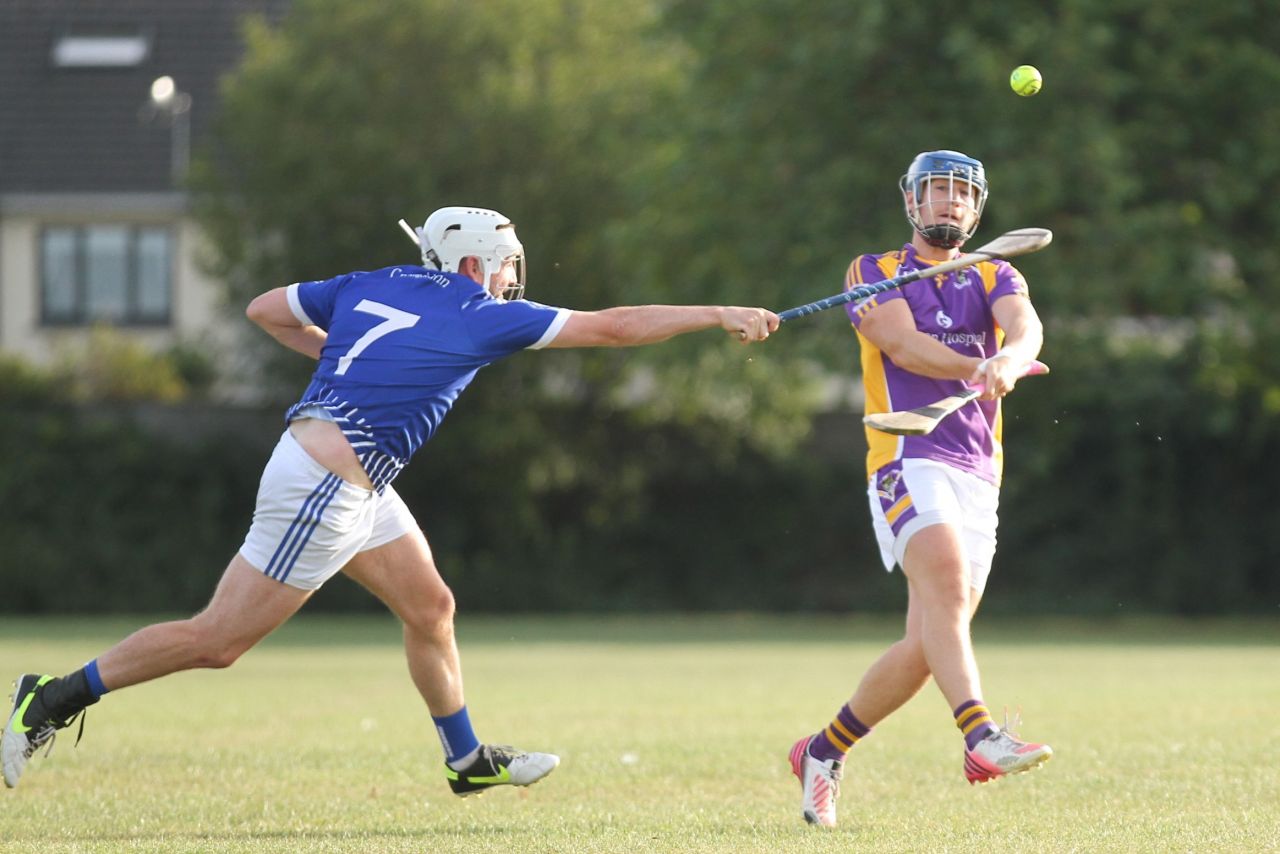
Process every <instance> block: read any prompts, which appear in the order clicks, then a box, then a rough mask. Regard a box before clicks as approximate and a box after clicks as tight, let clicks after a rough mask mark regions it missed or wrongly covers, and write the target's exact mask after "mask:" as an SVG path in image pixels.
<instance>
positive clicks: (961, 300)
mask: <svg viewBox="0 0 1280 854" xmlns="http://www.w3.org/2000/svg"><path fill="white" fill-rule="evenodd" d="M935 263H937V262H934V261H928V260H925V259H922V258H920V257H918V256H917V255H916V251H915V248H914V247H913V246H912V245H911V244H909V243H908V244H907V245H906V246H904V247H903V248H902V249H900V250H898V251H896V252H885V253H883V254H880V255H859V256H858V257H857V258H855V259H853V263H852V264H850V265H849V271H848V273H847V274H846V275H845V290H852V289H853V288H855V287H857V286H858V285H862V284H870V283H874V282H879V281H883V280H885V279H890V278H893V277H894V276H896V275H899V274H900V273H905V272H907V271H910V270H917V269H921V268H924V267H930V266H932V265H933V264H935ZM1009 294H1020V295H1022V296H1027V283H1026V281H1025V280H1024V279H1023V278H1022V274H1021V273H1019V272H1018V271H1017V270H1016V269H1014V267H1013V265H1011V264H1009V263H1008V262H1007V261H983V262H980V263H978V264H975V265H973V266H972V267H968V268H965V269H963V270H957V271H955V272H953V273H950V274H946V275H942V276H934V277H932V278H926V279H920V280H918V281H915V282H910V283H908V284H907V285H905V286H903V287H901V288H898V289H896V290H890V291H886V292H884V293H882V294H876V295H875V296H872V297H869V298H867V299H864V300H861V301H859V302H855V303H851V304H850V305H848V306H847V307H846V309H845V310H846V311H847V312H848V313H849V319H850V320H851V321H853V327H854V329H855V330H858V329H859V327H860V326H861V324H862V319H863V318H864V317H866V316H867V313H868V312H870V311H871V310H872V309H874V308H875V307H876V306H879V305H884V304H885V303H887V302H890V301H892V300H906V302H907V306H908V307H909V308H910V309H911V315H912V316H913V317H914V318H915V321H916V328H917V329H919V330H920V331H921V332H924V333H925V334H927V335H931V336H932V337H934V338H936V339H937V340H939V341H941V342H942V343H943V344H946V345H947V346H948V347H950V348H951V349H952V350H955V351H956V352H957V353H962V354H964V355H966V356H975V357H977V358H982V359H985V358H987V357H989V356H993V355H995V354H996V352H997V351H998V350H999V349H1000V345H1001V342H1002V341H1003V340H1004V332H1003V331H1002V330H1001V329H1000V328H999V327H998V326H997V325H996V322H995V318H994V317H993V316H992V314H991V305H992V303H994V302H995V301H996V300H998V299H999V298H1001V297H1003V296H1008V295H1009ZM858 344H859V345H860V347H861V350H862V383H863V388H864V390H865V392H866V412H867V413H868V414H870V413H875V412H894V411H898V410H903V409H914V408H916V407H917V406H927V405H929V404H931V403H934V402H936V401H938V400H941V399H942V398H944V397H947V396H949V395H952V394H958V393H960V392H962V391H964V389H965V388H966V386H965V385H964V383H962V382H961V381H960V380H936V379H932V378H931V377H923V376H920V375H919V374H913V373H911V372H910V371H905V370H903V369H902V368H900V367H898V366H897V365H895V364H894V363H893V362H892V361H891V360H890V359H889V358H888V357H887V356H885V355H884V353H882V352H881V351H880V349H879V348H878V347H876V346H875V345H874V344H872V343H871V342H870V341H868V340H867V338H866V337H865V336H863V335H862V333H861V332H858ZM1002 426H1003V425H1002V421H1001V415H1000V402H999V401H994V400H980V401H975V403H973V404H969V405H966V406H964V407H962V408H961V409H960V410H958V411H957V412H955V413H954V414H952V415H949V416H947V417H946V418H944V419H943V420H942V423H940V424H939V425H938V426H937V427H936V428H934V430H933V432H931V433H929V434H928V435H926V436H892V435H890V434H888V433H881V432H880V431H878V430H872V429H871V428H867V445H868V451H867V475H868V477H870V476H871V475H873V474H874V473H875V472H876V470H878V469H879V468H880V467H881V466H884V465H886V464H887V463H890V462H893V461H894V460H900V459H905V458H911V457H916V458H923V459H930V460H937V461H938V462H942V463H946V464H947V465H950V466H954V467H955V468H958V469H961V470H962V471H968V472H972V473H973V474H976V475H978V476H979V477H981V478H983V479H984V480H987V481H989V482H991V483H994V484H997V485H998V484H999V483H1000V475H1001V473H1002V470H1003V464H1004V452H1003V449H1002V447H1001V443H1000V438H1001V432H1002Z"/></svg>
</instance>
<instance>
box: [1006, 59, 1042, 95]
mask: <svg viewBox="0 0 1280 854" xmlns="http://www.w3.org/2000/svg"><path fill="white" fill-rule="evenodd" d="M1043 83H1044V79H1043V78H1041V77H1040V69H1038V68H1036V67H1035V66H1034V65H1019V66H1018V67H1017V68H1015V69H1013V73H1012V74H1010V75H1009V86H1010V88H1012V89H1013V91H1015V92H1017V93H1018V94H1019V95H1022V96H1023V97H1024V98H1025V97H1028V96H1031V95H1034V94H1035V93H1037V92H1039V91H1040V86H1041V85H1042V84H1043Z"/></svg>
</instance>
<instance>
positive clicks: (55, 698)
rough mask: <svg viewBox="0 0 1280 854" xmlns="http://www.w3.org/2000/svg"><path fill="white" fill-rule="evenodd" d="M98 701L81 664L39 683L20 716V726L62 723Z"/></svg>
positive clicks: (61, 724) (65, 723)
mask: <svg viewBox="0 0 1280 854" xmlns="http://www.w3.org/2000/svg"><path fill="white" fill-rule="evenodd" d="M96 702H98V698H97V697H95V696H94V695H93V691H92V690H91V689H90V688H89V677H88V676H86V675H85V672H84V668H83V667H81V668H80V669H79V670H77V671H76V672H75V673H68V674H67V675H66V676H63V677H62V678H60V679H50V680H49V681H48V682H46V683H44V684H43V685H41V686H40V688H39V690H37V691H36V695H35V696H34V697H33V698H31V705H29V706H27V713H26V714H24V715H23V716H22V723H23V725H24V726H39V725H40V724H42V723H45V722H46V721H47V722H51V723H53V725H54V726H59V727H61V726H66V725H67V723H69V722H70V720H71V718H73V717H75V716H76V715H77V714H79V713H80V712H81V711H83V710H84V709H85V707H86V706H92V705H93V704H94V703H96Z"/></svg>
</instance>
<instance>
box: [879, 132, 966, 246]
mask: <svg viewBox="0 0 1280 854" xmlns="http://www.w3.org/2000/svg"><path fill="white" fill-rule="evenodd" d="M936 178H943V179H946V180H947V181H948V185H947V196H946V198H930V199H927V200H926V198H925V193H924V188H925V186H926V185H927V184H928V183H929V182H930V181H932V180H934V179H936ZM961 182H963V183H965V184H968V185H969V186H971V187H972V188H973V192H972V193H971V194H970V195H969V201H968V202H967V204H968V205H969V207H971V208H972V209H973V212H974V216H973V221H972V222H970V223H969V224H968V226H967V227H964V226H962V225H960V224H956V223H954V222H934V221H932V217H931V218H930V220H931V221H930V222H929V223H927V224H926V223H925V222H924V221H923V218H922V217H921V216H920V209H921V208H922V207H924V206H925V204H929V205H930V206H933V205H942V206H945V207H947V208H950V206H951V204H952V200H953V199H955V198H956V194H955V186H956V184H957V183H961ZM898 186H899V187H901V188H902V202H903V205H904V206H905V207H906V210H907V220H908V221H909V222H910V223H911V226H912V227H913V228H914V229H915V230H916V231H918V232H920V235H921V236H922V237H924V239H925V240H926V241H927V242H928V243H930V244H932V245H934V246H940V247H943V248H944V249H950V248H951V247H953V246H959V245H960V244H961V243H964V242H965V241H966V240H968V239H969V238H970V237H973V233H974V232H975V231H976V230H977V229H978V220H980V219H982V209H983V208H984V207H986V204H987V173H986V170H985V169H983V168H982V161H980V160H975V159H973V158H972V157H969V156H968V155H965V154H961V153H960V152H958V151H949V150H946V149H942V150H939V151H925V152H923V153H921V154H917V155H916V159H915V160H912V161H911V165H910V166H908V167H907V174H905V175H903V176H902V178H901V180H899V181H898ZM908 194H910V199H908Z"/></svg>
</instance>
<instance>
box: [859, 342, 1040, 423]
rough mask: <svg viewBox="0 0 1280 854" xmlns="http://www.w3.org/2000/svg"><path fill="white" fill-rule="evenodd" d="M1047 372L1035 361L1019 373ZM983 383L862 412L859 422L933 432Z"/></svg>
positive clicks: (979, 391) (972, 396)
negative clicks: (919, 402) (920, 402)
mask: <svg viewBox="0 0 1280 854" xmlns="http://www.w3.org/2000/svg"><path fill="white" fill-rule="evenodd" d="M1047 373H1049V366H1048V365H1046V364H1045V363H1044V362H1040V361H1035V362H1032V363H1031V364H1030V365H1027V367H1026V370H1024V371H1023V372H1022V376H1024V377H1029V376H1034V375H1036V374H1047ZM984 390H985V387H984V386H983V385H982V383H978V384H977V385H975V386H971V387H969V388H967V389H965V390H964V391H962V392H960V393H959V394H953V395H950V396H949V397H944V398H943V399H942V400H939V401H935V402H934V403H931V404H929V405H928V406H917V407H916V408H915V409H903V410H901V411H899V412H876V413H873V414H871V415H866V416H863V419H862V423H863V424H866V425H867V426H868V427H870V428H871V429H873V430H879V431H880V432H881V433H892V434H893V435H895V436H923V435H925V434H926V433H931V432H933V428H934V427H937V426H938V424H939V423H941V421H942V419H944V418H946V417H947V416H948V415H950V414H951V413H953V412H955V411H956V410H957V409H959V408H960V407H962V406H964V405H965V404H966V403H968V402H969V401H971V400H973V399H974V398H977V397H979V396H981V394H982V392H983V391H984Z"/></svg>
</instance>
